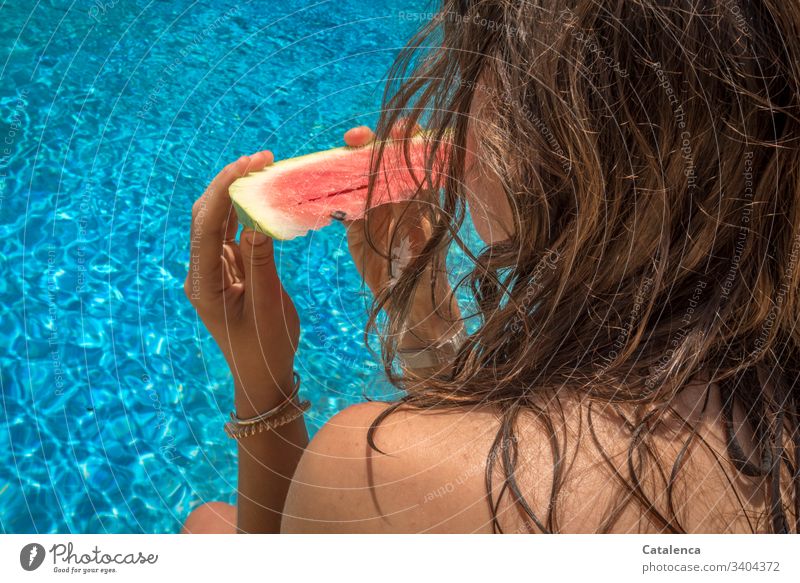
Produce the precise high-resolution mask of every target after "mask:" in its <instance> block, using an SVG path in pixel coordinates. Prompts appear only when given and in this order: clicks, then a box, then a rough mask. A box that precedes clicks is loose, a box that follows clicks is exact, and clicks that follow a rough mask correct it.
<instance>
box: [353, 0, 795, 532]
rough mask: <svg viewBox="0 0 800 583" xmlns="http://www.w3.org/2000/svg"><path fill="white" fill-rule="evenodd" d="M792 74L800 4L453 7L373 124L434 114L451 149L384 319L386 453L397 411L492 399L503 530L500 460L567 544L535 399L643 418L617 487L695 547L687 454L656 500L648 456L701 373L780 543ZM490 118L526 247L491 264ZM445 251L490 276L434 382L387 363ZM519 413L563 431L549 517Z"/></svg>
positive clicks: (517, 0) (789, 441) (408, 58)
mask: <svg viewBox="0 0 800 583" xmlns="http://www.w3.org/2000/svg"><path fill="white" fill-rule="evenodd" d="M798 64H800V3H798V2H796V1H794V0H792V1H782V0H781V1H777V0H774V1H773V0H756V1H753V2H742V3H738V2H736V0H718V1H713V0H712V1H707V2H697V1H695V0H660V1H657V0H633V1H632V0H609V1H606V2H599V1H597V0H572V1H569V2H566V1H565V0H535V1H526V0H475V1H469V0H466V1H459V0H446V1H445V2H444V4H443V6H442V8H441V10H440V12H439V13H438V15H437V16H436V17H435V18H434V19H433V20H431V21H430V23H428V24H426V25H425V26H424V28H423V29H422V30H421V31H420V32H419V33H418V34H417V35H416V36H415V37H414V38H413V39H412V41H411V42H410V44H409V46H408V47H407V48H406V49H405V50H404V52H403V53H402V54H401V55H400V57H399V58H398V60H397V62H396V64H395V66H394V68H393V70H392V71H391V73H390V79H392V80H394V79H399V80H401V82H400V83H399V84H397V83H394V82H390V83H389V85H388V87H387V94H386V97H385V103H384V109H383V111H384V113H383V115H382V117H381V120H380V123H379V126H378V135H379V137H385V136H388V135H389V131H390V128H391V127H392V126H393V125H394V124H395V123H396V122H397V120H398V119H399V118H400V117H401V116H402V117H406V118H410V119H411V121H421V122H422V123H423V124H424V125H426V126H427V127H428V128H429V129H430V134H429V135H430V137H431V150H432V151H431V154H430V158H429V159H430V160H436V159H439V158H437V152H436V151H435V150H436V149H437V148H441V147H443V146H441V144H443V143H446V144H449V146H448V148H449V150H448V155H447V166H448V167H447V171H446V172H445V173H444V176H445V177H446V178H444V179H442V181H441V184H433V181H434V180H435V177H433V175H434V173H433V172H431V173H429V174H428V180H429V183H428V184H427V186H428V187H429V188H422V189H420V192H419V194H418V196H419V197H420V198H424V199H425V200H427V201H428V202H429V203H430V205H429V209H430V211H429V215H430V216H429V219H430V221H431V224H432V225H433V229H432V231H433V232H432V236H431V238H430V240H429V241H428V244H427V245H426V246H425V249H424V250H423V251H422V253H421V254H420V255H419V256H418V257H417V258H416V260H414V261H413V262H412V264H411V265H409V266H408V267H407V268H406V269H405V271H404V272H403V274H402V276H401V277H400V279H399V280H398V281H397V283H396V285H394V286H393V287H392V289H391V290H390V291H389V290H387V291H385V292H384V293H382V294H379V295H378V297H377V298H376V301H375V304H374V306H373V312H372V314H371V316H372V317H371V319H370V330H377V329H380V330H378V331H379V332H380V333H381V338H382V356H383V359H384V361H385V365H386V371H387V374H388V375H389V377H390V379H391V380H392V381H393V382H395V383H396V384H397V385H398V386H400V387H403V388H405V389H406V391H407V393H406V395H405V397H404V398H403V399H402V400H401V402H400V403H397V404H396V405H395V406H394V407H391V408H390V409H389V410H388V411H387V413H386V414H385V415H383V416H381V417H380V418H379V419H378V420H377V421H376V423H375V424H374V425H373V427H372V428H371V430H370V434H369V441H370V444H371V445H372V446H373V447H375V444H374V441H373V437H374V432H375V430H376V428H377V427H378V426H379V424H380V422H381V421H382V420H383V419H385V417H386V415H388V414H391V412H392V411H394V410H395V409H396V407H398V406H400V405H411V406H416V407H422V408H432V407H447V406H478V405H487V404H488V405H491V406H494V407H496V410H497V411H498V414H499V415H500V429H499V431H498V436H497V439H496V441H495V443H494V446H493V449H492V451H491V452H490V455H489V458H488V460H487V472H486V475H487V488H488V492H489V498H490V504H491V506H492V512H493V516H494V517H495V520H494V528H495V530H497V531H500V530H502V529H501V526H500V524H499V521H498V520H497V517H496V511H497V508H498V504H499V500H493V499H492V492H493V489H492V479H493V475H494V473H495V471H496V470H497V469H498V467H499V468H500V469H501V470H502V472H501V475H502V480H503V484H502V486H503V487H502V489H501V494H500V496H502V495H503V494H508V495H509V496H511V498H512V500H513V502H514V503H515V504H516V505H518V507H519V508H521V510H522V511H523V513H524V515H525V517H526V519H527V520H528V521H529V522H530V523H532V524H534V525H535V527H536V528H537V529H539V530H542V531H545V532H554V531H557V530H558V521H557V519H556V516H555V510H556V506H557V505H556V500H557V497H558V491H559V489H560V488H561V486H562V485H563V481H564V478H565V476H564V467H565V464H564V460H563V451H564V447H563V443H559V440H558V435H557V433H558V432H557V431H556V430H555V429H554V426H553V423H552V420H551V419H550V415H551V407H550V406H549V405H542V403H543V402H545V401H546V402H547V403H552V402H554V401H558V399H559V395H563V394H566V392H567V391H568V392H570V393H571V394H580V395H583V396H586V397H588V398H590V399H591V400H592V401H594V402H602V403H606V404H608V403H611V404H615V403H628V404H631V405H633V406H634V408H635V410H636V411H637V414H636V415H635V417H634V419H633V420H632V421H631V422H630V425H629V429H630V434H631V442H630V447H629V451H628V456H629V461H630V463H629V464H628V469H629V471H628V475H627V476H621V478H624V479H622V480H621V482H622V483H623V485H624V488H625V490H626V492H627V493H628V494H629V499H630V500H632V501H635V502H636V503H638V504H640V505H641V508H642V509H643V511H644V512H645V513H646V514H647V515H648V517H649V518H650V520H652V521H653V523H654V524H657V525H658V528H659V530H662V531H665V532H683V531H685V528H684V526H683V525H682V524H681V521H680V520H679V519H678V517H677V515H676V512H675V511H674V508H675V505H674V502H673V500H672V495H673V492H672V486H673V484H674V480H675V478H676V476H677V474H678V472H679V470H680V464H681V460H680V459H679V460H678V461H676V462H675V466H674V467H673V468H671V470H670V471H667V473H666V475H667V476H668V480H667V482H668V485H667V490H668V504H667V506H663V505H662V506H661V507H659V505H657V504H655V503H654V501H653V500H652V499H651V498H650V497H648V496H647V495H646V494H645V493H644V490H643V488H642V487H641V483H640V477H639V474H638V470H637V468H638V466H637V464H636V463H634V460H637V459H643V456H640V455H639V454H638V452H639V451H640V450H641V449H642V448H647V443H648V440H647V435H648V434H649V433H650V432H652V431H653V428H654V426H655V425H657V424H658V422H659V419H661V418H662V417H664V416H666V415H668V414H669V412H670V411H671V410H672V409H671V403H672V402H673V400H674V399H675V397H676V396H677V395H678V394H680V392H681V390H682V389H683V388H684V387H685V386H686V385H687V383H688V382H689V381H690V380H691V379H694V378H697V377H698V375H700V376H703V378H706V379H707V380H708V382H709V383H716V384H717V385H718V386H719V389H720V394H721V397H722V400H723V412H724V417H725V424H726V427H727V455H728V456H729V459H730V461H731V462H732V463H733V465H734V466H735V468H736V469H737V470H738V472H740V474H741V475H744V476H751V477H756V478H758V479H761V480H763V484H764V486H763V487H764V488H765V493H766V494H767V496H768V500H769V501H770V503H769V517H768V520H767V523H768V524H767V526H766V527H765V528H766V529H768V530H770V531H772V532H784V533H785V532H790V531H792V530H794V531H798V529H799V527H800V525H799V524H798V521H800V511H799V510H800V509H799V508H798V504H800V475H799V474H798V468H799V467H800V433H799V431H800V430H799V429H798V426H799V424H800V419H799V418H798V412H799V408H800V388H798V386H797V382H798V377H800V329H798V315H799V314H800V304H799V303H798V302H799V301H800V296H799V295H798V290H799V289H800V194H799V193H798V187H800V144H798V138H800V72H798V69H797V67H798ZM478 92H482V93H484V94H485V95H488V97H489V99H488V102H489V104H490V107H489V108H488V109H487V110H486V111H487V112H488V113H487V117H486V118H485V119H481V120H476V119H470V108H471V106H472V104H473V101H474V99H475V96H476V94H477V93H478ZM473 123H480V138H481V140H480V141H481V151H480V159H481V163H482V164H485V165H486V167H487V168H489V169H490V170H491V171H492V173H493V174H494V175H496V176H497V177H498V181H499V184H500V185H501V187H502V192H503V193H504V195H505V197H506V198H507V200H508V203H509V205H510V207H511V209H512V212H513V220H514V229H513V233H512V234H511V236H510V238H508V239H506V240H503V241H500V242H495V243H493V244H490V245H488V246H487V247H485V248H484V249H483V250H482V251H481V252H480V253H479V254H477V255H473V254H472V253H471V252H470V250H469V249H468V248H467V246H466V245H465V244H464V242H463V241H462V240H461V239H460V238H459V234H458V233H459V227H460V225H461V222H462V221H463V220H464V218H465V216H466V210H465V209H466V200H467V193H465V185H464V174H465V158H466V155H465V150H466V143H467V133H468V127H469V125H470V124H473ZM409 125H410V124H409ZM432 177H433V178H432ZM438 186H440V187H441V188H437V187H438ZM452 244H456V245H459V246H461V247H462V251H463V253H464V254H466V255H467V256H468V257H470V258H471V260H472V261H473V262H474V266H473V269H472V271H471V273H470V276H469V278H468V279H467V280H466V281H465V282H463V284H464V285H465V286H467V288H468V289H469V291H470V293H471V295H472V297H473V298H474V305H475V308H476V309H475V314H470V315H469V316H470V317H477V318H478V319H479V326H478V327H477V330H476V331H474V333H472V334H471V335H470V336H469V338H468V340H467V342H466V343H465V344H464V345H463V346H462V348H461V350H460V352H459V354H458V357H457V358H456V360H455V363H454V365H453V366H452V367H451V368H450V369H448V370H446V371H443V372H441V373H440V374H437V375H433V376H432V377H430V378H417V377H415V376H414V375H413V374H411V373H409V372H407V371H406V372H402V371H398V370H397V369H396V368H394V367H393V366H392V362H394V358H395V356H396V349H397V346H396V340H395V339H396V338H397V337H398V336H399V333H400V331H401V330H402V328H403V323H404V321H405V318H406V316H407V314H408V313H409V309H410V303H411V301H412V298H413V296H414V292H415V287H416V285H417V282H418V281H419V280H420V278H419V275H420V274H421V273H422V272H423V270H425V269H428V268H430V265H431V264H438V266H439V267H441V262H442V261H443V259H442V257H443V254H444V252H445V251H446V250H447V249H448V248H449V246H450V245H452ZM434 273H439V270H438V269H435V270H434ZM381 310H384V311H385V312H386V313H387V314H388V315H389V318H387V319H386V320H385V322H386V324H385V326H384V325H383V324H380V322H383V320H381V319H380V318H379V317H378V313H379V312H380V311H381ZM543 396H547V399H545V400H543ZM737 403H738V405H737V406H741V407H743V410H744V411H745V412H746V419H747V422H749V424H750V425H751V426H752V427H753V428H754V433H755V437H756V442H757V450H758V452H759V454H760V460H759V461H758V462H756V463H754V462H753V461H750V460H748V459H747V458H746V456H745V455H744V453H743V450H742V447H741V444H740V442H739V441H738V439H737V436H736V433H735V432H734V431H733V429H732V426H733V421H732V416H733V408H734V404H737ZM524 411H534V412H536V414H537V415H538V416H539V417H540V419H542V420H543V421H544V423H545V426H546V427H548V428H549V433H550V434H551V435H552V436H553V437H552V439H553V484H552V488H551V500H550V504H548V507H547V510H546V515H542V513H538V512H537V511H536V510H535V509H533V508H532V507H531V506H530V505H529V504H528V503H527V501H526V499H525V496H524V495H523V493H522V492H521V490H520V487H519V485H518V484H517V481H516V478H515V464H516V462H515V460H516V458H517V455H518V448H519V443H518V440H517V439H516V437H515V430H514V428H515V421H516V420H517V418H518V416H519V415H520V414H521V413H522V412H524ZM691 439H692V437H691V436H690V437H689V438H687V443H688V441H690V440H691ZM685 451H686V452H688V447H687V448H686V449H685ZM683 453H684V452H683V451H682V454H683ZM687 455H688V454H687ZM681 457H683V456H681ZM787 487H788V488H790V489H791V488H793V490H794V491H793V494H790V495H789V499H790V500H791V499H793V500H794V502H793V507H792V503H787V502H786V500H785V496H784V494H783V493H784V491H785V489H786V488H787ZM792 515H793V516H794V519H793V520H792V519H791V516H792ZM612 523H613V520H611V521H607V522H606V524H605V525H604V526H603V528H602V530H610V529H611V528H612V526H613V524H612ZM753 529H754V530H756V527H755V526H754V527H753Z"/></svg>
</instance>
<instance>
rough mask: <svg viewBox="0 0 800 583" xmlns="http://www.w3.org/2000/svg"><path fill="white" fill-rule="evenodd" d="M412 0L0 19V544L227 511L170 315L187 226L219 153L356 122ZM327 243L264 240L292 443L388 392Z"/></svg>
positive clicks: (286, 144) (202, 352) (221, 403)
mask: <svg viewBox="0 0 800 583" xmlns="http://www.w3.org/2000/svg"><path fill="white" fill-rule="evenodd" d="M428 10H429V6H428V3H427V2H421V1H418V0H393V1H391V0H372V1H370V2H364V1H363V0H336V1H335V2H334V1H322V2H318V3H312V2H310V1H299V0H277V1H272V2H262V1H252V2H247V1H246V0H224V1H218V0H214V1H211V0H203V1H197V2H191V1H190V0H185V1H183V2H179V1H177V0H176V1H159V2H156V1H146V0H105V2H103V1H102V0H75V1H74V2H70V1H59V0H47V1H44V2H33V1H32V0H31V1H30V2H5V3H3V4H2V5H0V38H2V39H3V40H2V53H0V67H2V69H0V91H2V93H0V104H1V107H0V113H1V114H2V125H1V126H0V155H2V158H0V181H1V183H0V186H2V189H1V190H0V197H1V198H0V218H1V219H2V220H1V221H0V229H2V231H0V257H1V261H2V275H3V277H1V278H0V305H2V307H3V315H2V328H1V329H0V347H2V348H0V350H2V352H1V353H0V384H1V386H0V388H2V415H1V416H0V530H2V531H3V532H15V533H25V532H40V533H47V532H115V533H128V532H133V533H136V532H175V531H176V530H177V529H178V528H179V527H180V523H181V522H182V520H183V519H184V518H185V517H186V515H187V514H188V512H189V511H190V510H191V509H192V508H194V507H195V506H197V505H198V504H199V503H201V502H203V501H208V500H226V501H231V502H232V501H233V500H234V498H233V494H234V488H235V475H236V470H235V456H234V454H235V449H234V445H233V443H232V442H231V441H230V440H228V439H227V438H226V437H225V436H224V434H223V432H222V430H221V424H222V422H223V420H224V417H225V415H227V413H228V411H229V410H230V409H231V406H232V394H231V393H232V391H231V377H230V373H229V372H228V370H227V368H226V366H225V363H224V360H223V358H222V356H221V354H220V352H219V350H218V349H217V348H216V346H215V345H214V343H213V341H212V340H211V339H210V337H209V336H208V334H207V333H206V332H205V329H204V328H203V327H202V325H201V324H200V323H199V322H198V320H197V319H196V317H195V313H194V311H193V309H192V308H191V306H190V305H189V304H188V302H187V301H186V299H185V296H184V293H183V290H182V284H183V279H184V277H185V275H186V272H187V268H188V232H189V218H190V209H191V205H192V202H193V201H194V199H195V198H196V197H197V196H199V194H200V193H201V192H202V189H203V188H204V186H205V185H206V184H207V183H208V182H209V181H210V179H211V178H212V177H213V176H214V174H215V173H216V172H217V171H218V170H219V169H220V168H221V167H222V166H224V165H225V164H226V163H227V162H229V161H231V160H233V159H235V158H237V157H238V156H240V155H241V154H244V153H251V152H255V151H258V150H261V149H264V148H270V149H272V150H273V151H274V152H275V153H276V156H277V157H279V158H283V157H289V156H294V155H298V154H302V153H307V152H309V151H313V150H317V149H321V148H328V147H332V146H336V145H340V140H341V134H342V132H343V131H344V130H345V129H347V128H348V127H351V126H354V125H359V124H364V123H366V124H373V123H374V122H375V120H376V118H377V113H378V109H379V105H380V96H381V89H382V87H383V80H384V77H385V74H386V70H387V67H388V66H389V64H390V63H391V61H392V59H393V57H394V56H395V55H396V53H397V51H398V50H399V48H400V47H401V46H402V44H403V43H404V41H405V40H406V39H407V38H408V37H409V36H410V35H411V34H412V33H413V31H414V30H415V28H416V27H417V26H418V25H419V20H418V19H417V18H416V16H414V14H415V13H420V12H426V11H428ZM342 236H343V231H342V229H341V228H340V227H338V226H334V227H331V228H329V229H326V230H324V231H322V232H320V233H317V234H315V235H314V236H309V237H306V238H304V239H301V240H296V241H292V242H289V243H285V244H283V245H282V246H281V247H280V248H279V249H278V253H279V262H280V272H281V276H282V278H283V281H284V282H285V285H286V287H287V288H288V290H289V292H290V294H291V295H292V297H293V298H294V301H295V303H296V304H297V307H298V310H299V312H300V314H301V319H302V326H303V335H302V345H301V348H300V351H299V354H298V360H297V367H298V370H299V371H300V372H301V374H302V378H303V393H304V395H305V396H306V397H307V398H309V399H310V400H311V401H312V404H313V409H312V411H311V413H310V414H309V416H308V420H309V426H310V429H311V431H312V432H313V431H315V430H316V429H318V428H319V427H320V426H321V425H322V424H323V423H324V422H325V421H326V420H327V419H328V418H330V416H331V415H333V414H334V413H336V412H337V411H339V410H340V409H342V408H343V407H345V406H347V405H349V404H352V403H355V402H358V401H361V400H363V398H364V395H365V394H367V395H370V396H372V397H381V396H386V395H389V394H390V389H389V388H388V387H387V384H386V382H385V381H384V380H382V378H381V374H380V370H379V369H378V368H377V367H376V365H375V362H374V360H373V357H372V356H371V354H370V352H369V351H368V350H367V348H366V347H365V346H364V343H363V341H362V330H363V327H364V322H365V312H364V305H365V303H366V302H367V301H368V298H367V297H366V296H365V295H364V293H363V291H362V288H361V285H360V280H359V279H358V277H357V275H356V273H355V270H354V268H353V266H352V264H351V261H350V259H349V255H348V254H347V252H346V248H345V247H344V245H343V239H342Z"/></svg>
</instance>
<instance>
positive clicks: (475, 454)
mask: <svg viewBox="0 0 800 583" xmlns="http://www.w3.org/2000/svg"><path fill="white" fill-rule="evenodd" d="M706 389H708V391H706ZM706 392H708V400H707V402H706ZM704 405H705V407H704ZM387 406H388V405H387V404H383V403H366V404H362V405H358V406H355V407H351V408H349V409H347V410H345V411H343V412H342V413H340V414H339V415H337V416H336V417H334V418H333V419H332V420H331V421H330V422H329V423H328V424H327V425H326V426H325V427H324V428H323V429H322V430H321V432H320V433H319V434H318V435H317V436H316V437H315V439H314V440H313V441H312V443H311V445H310V446H309V448H308V450H307V452H306V454H305V455H304V457H303V460H302V461H301V463H300V466H299V467H298V470H297V474H296V476H295V482H294V484H293V486H292V489H291V490H290V493H289V497H288V499H287V504H286V509H285V513H284V522H283V530H284V531H285V532H309V531H310V532H485V533H490V532H493V512H492V507H493V506H495V505H496V507H495V512H494V517H496V518H497V527H498V528H497V530H500V531H502V532H542V530H543V529H544V530H547V531H551V532H572V533H585V532H617V533H628V532H669V531H670V530H675V527H676V526H677V529H678V530H680V529H683V530H684V531H686V532H703V533H712V532H753V531H755V532H762V531H766V530H767V528H766V523H765V519H764V517H765V516H766V499H765V496H764V481H763V480H761V479H759V480H754V479H749V478H746V477H744V476H741V475H739V474H738V473H737V471H736V470H735V468H734V467H733V465H732V464H731V463H730V462H729V461H728V459H727V455H726V445H725V443H726V440H725V426H724V423H723V421H722V416H721V407H720V400H719V393H718V391H717V389H716V387H714V386H711V387H706V386H702V385H698V386H695V387H688V388H687V389H686V390H684V391H683V393H682V394H681V396H680V398H679V399H677V400H676V402H675V403H674V409H675V411H676V414H677V415H678V416H680V417H681V418H683V419H685V420H686V422H685V423H683V422H679V421H676V420H675V419H677V417H676V418H674V419H671V420H668V421H664V422H663V423H661V424H659V425H658V426H657V427H656V428H655V429H654V431H652V432H651V433H650V434H649V436H648V437H647V438H646V439H645V440H644V442H643V443H642V444H641V446H640V447H634V448H632V447H631V444H632V434H631V430H630V428H629V427H628V426H627V423H629V422H630V421H631V415H632V411H631V410H626V409H625V408H624V407H611V406H609V405H607V404H606V405H603V404H598V403H591V402H590V401H588V400H586V399H582V400H577V399H575V398H569V397H567V398H559V399H558V404H557V405H556V404H555V403H553V404H551V406H549V407H547V411H548V413H547V414H546V415H545V414H541V413H540V414H536V413H534V412H525V413H523V414H522V415H520V417H519V419H518V422H517V425H516V451H517V459H516V463H515V464H513V465H514V468H515V469H514V473H513V476H514V482H515V484H516V485H517V487H518V489H517V494H518V495H519V497H520V500H521V502H519V503H515V502H514V498H515V496H516V494H515V493H514V489H512V488H510V487H505V488H504V483H505V482H504V472H503V469H502V468H503V465H504V462H505V463H506V464H507V465H510V462H511V460H510V459H505V460H504V456H503V455H502V454H500V453H494V454H493V453H492V444H493V443H494V442H495V439H496V437H497V432H498V428H499V421H498V418H497V416H496V414H495V413H494V412H492V411H490V410H488V409H487V410H475V409H472V410H468V409H453V410H447V411H419V410H410V409H403V408H401V409H399V410H397V411H395V412H393V413H392V414H391V415H389V416H388V417H387V418H386V419H385V420H384V421H383V422H382V423H381V424H380V426H379V428H378V429H377V431H376V433H375V445H376V446H377V448H378V449H379V450H380V452H378V451H375V450H373V449H372V448H371V447H370V446H369V445H368V444H367V430H368V428H369V426H370V425H371V424H372V422H373V421H374V419H375V418H376V417H377V415H378V414H380V413H381V412H382V411H384V410H385V409H386V407H387ZM738 413H739V416H741V415H740V414H741V412H738ZM626 418H627V421H626ZM734 419H735V421H736V422H735V424H734V428H735V429H736V430H737V432H738V437H739V440H740V442H741V443H742V446H743V449H744V451H745V452H746V453H748V454H750V453H752V451H753V447H752V432H750V431H749V430H748V428H747V427H745V426H744V425H743V424H741V422H739V421H738V420H737V419H736V417H735V418H734ZM692 435H694V437H692V438H691V439H689V438H690V436H692ZM643 452H645V453H643ZM489 462H492V464H491V465H493V467H494V471H493V472H492V483H493V484H492V487H493V493H492V496H491V502H490V497H489V496H488V495H487V471H486V470H487V463H489ZM676 469H678V471H676ZM554 478H555V483H554ZM670 481H671V482H672V484H671V485H670ZM626 483H627V484H628V485H629V486H630V485H631V484H633V485H638V487H636V488H633V489H631V488H629V487H626V486H625V484H626ZM784 483H786V482H784ZM509 485H510V484H509ZM501 493H502V496H501ZM498 499H499V502H498ZM525 505H527V507H528V508H529V512H525V511H524V510H523V506H525ZM645 508H650V510H649V511H645V510H644V509H645ZM663 519H666V520H669V521H671V522H670V523H669V524H670V525H671V526H669V525H666V524H665V522H664V521H663ZM537 523H538V525H537Z"/></svg>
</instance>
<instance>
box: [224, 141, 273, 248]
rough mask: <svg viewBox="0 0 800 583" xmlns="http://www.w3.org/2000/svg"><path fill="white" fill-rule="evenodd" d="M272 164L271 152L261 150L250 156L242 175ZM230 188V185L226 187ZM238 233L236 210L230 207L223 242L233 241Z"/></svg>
mask: <svg viewBox="0 0 800 583" xmlns="http://www.w3.org/2000/svg"><path fill="white" fill-rule="evenodd" d="M272 162H273V156H272V152H270V151H269V150H262V151H261V152H256V153H255V154H253V155H252V156H250V163H249V164H248V165H247V168H246V169H245V170H244V173H245V174H247V173H249V172H256V171H258V170H261V169H262V168H264V167H266V166H269V165H270V164H272ZM228 186H230V185H228ZM238 231H239V216H238V215H237V214H236V209H235V208H234V207H233V205H231V207H230V211H229V212H228V217H227V218H226V221H225V239H224V240H225V241H233V240H235V239H236V233H237V232H238Z"/></svg>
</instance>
